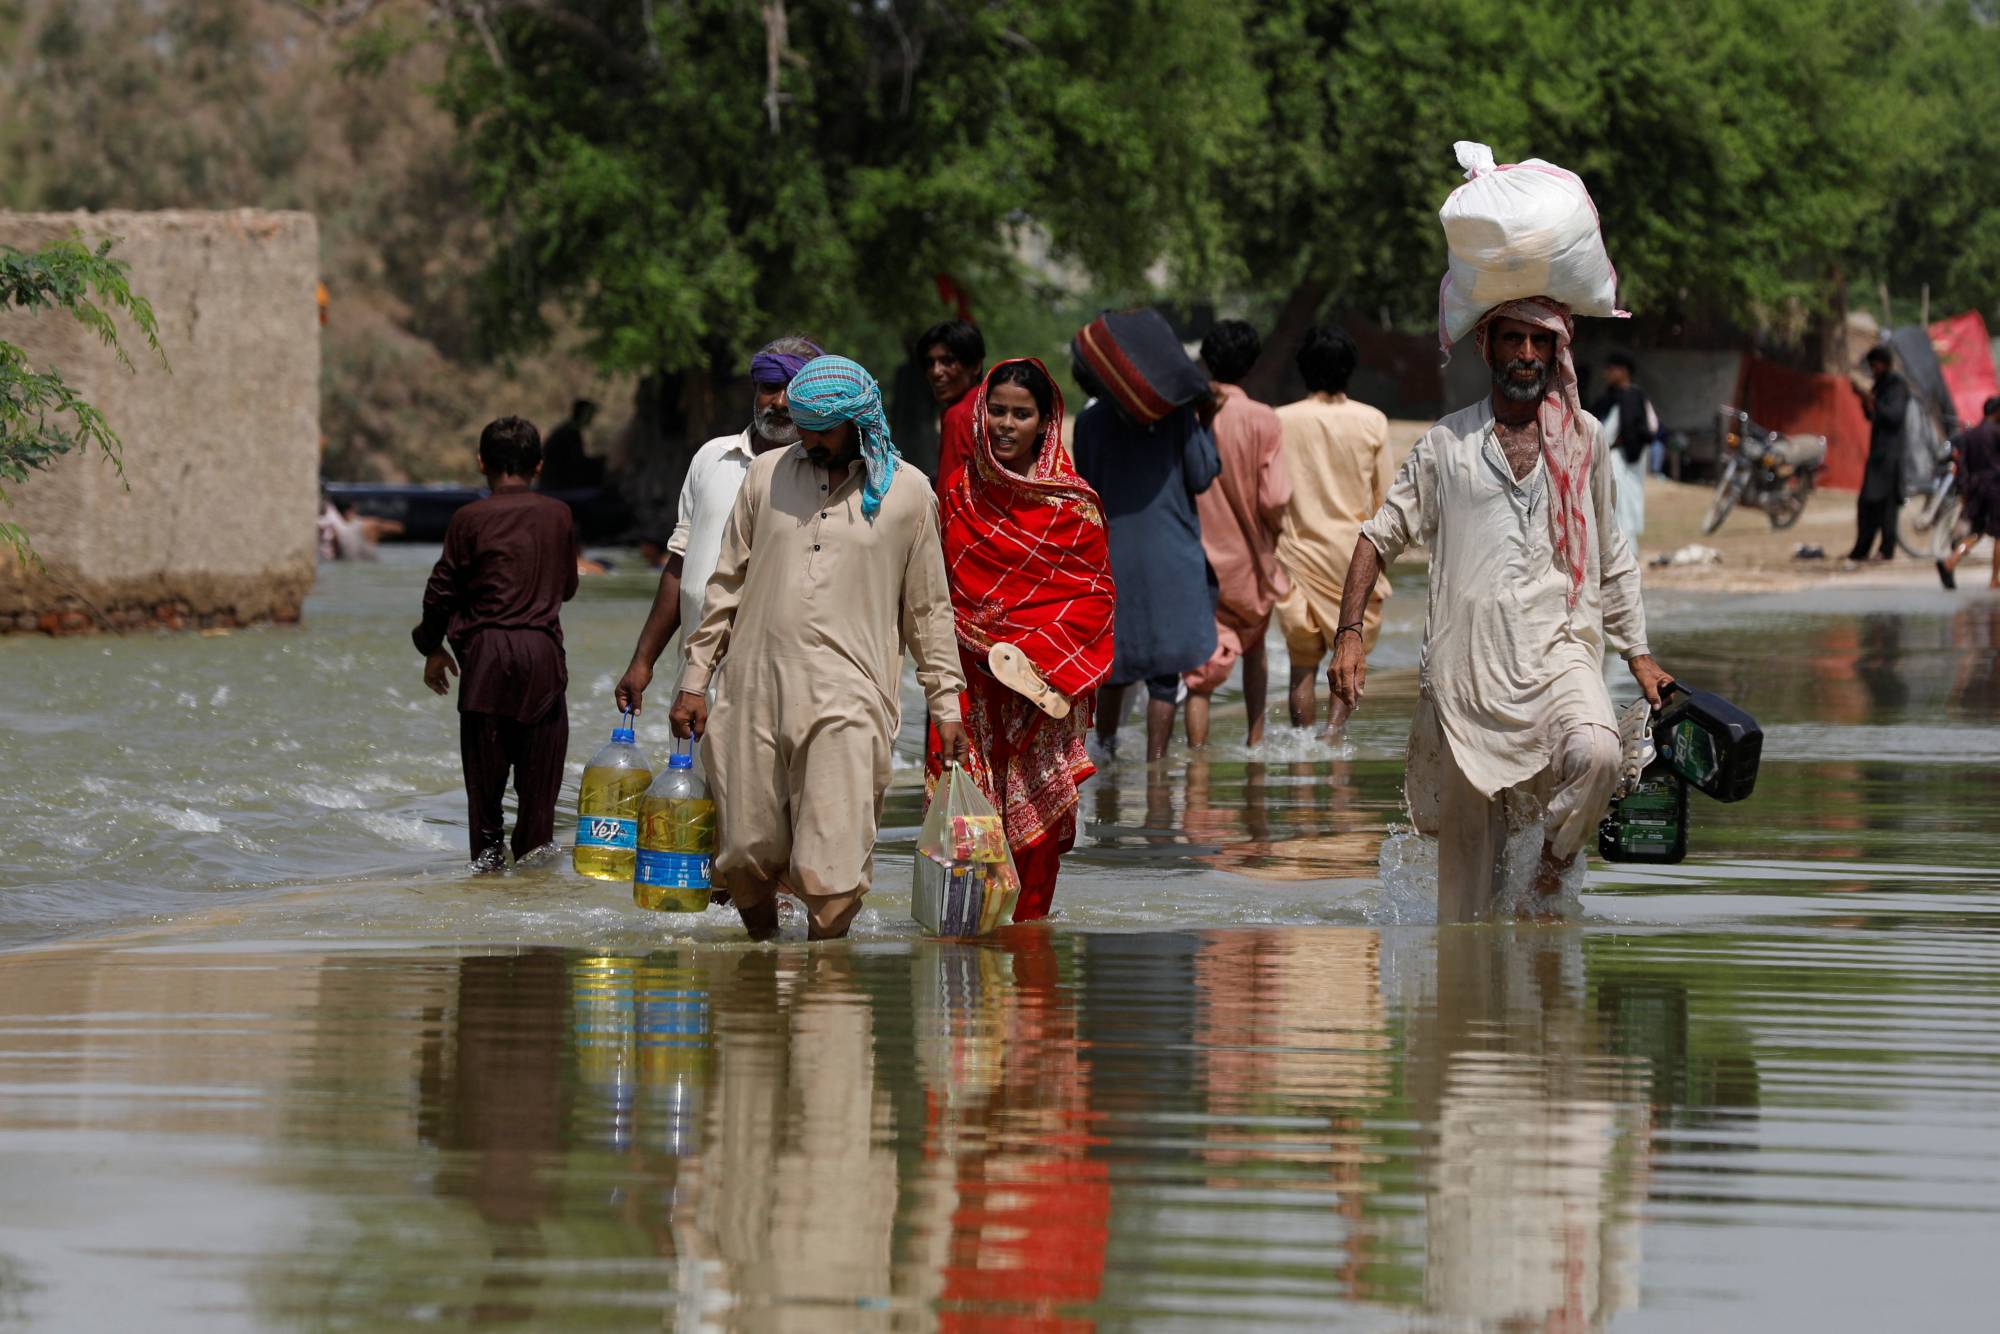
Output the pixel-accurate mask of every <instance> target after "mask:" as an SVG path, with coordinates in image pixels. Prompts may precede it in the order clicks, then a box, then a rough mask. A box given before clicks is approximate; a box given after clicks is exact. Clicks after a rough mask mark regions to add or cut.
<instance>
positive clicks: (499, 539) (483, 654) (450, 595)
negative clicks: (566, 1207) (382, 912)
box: [410, 417, 576, 870]
mask: <svg viewBox="0 0 2000 1334" xmlns="http://www.w3.org/2000/svg"><path fill="white" fill-rule="evenodd" d="M541 466H542V441H541V436H540V435H539V434H538V433H537V432H536V430H535V427H534V425H533V423H531V422H527V421H524V420H522V419H521V418H519V417H502V418H500V419H499V420H498V421H496V422H492V423H490V424H489V425H488V426H487V427H486V429H485V430H484V431H482V432H480V435H479V467H480V471H482V472H484V473H485V474H486V484H487V486H488V488H489V489H490V490H491V491H492V494H491V495H489V496H487V497H485V498H484V499H482V500H475V501H473V502H472V503H471V504H470V505H467V506H466V507H465V508H463V509H461V510H459V511H458V513H456V514H454V515H452V516H451V524H450V526H449V527H447V528H446V529H445V535H444V553H443V554H442V555H441V556H439V557H438V563H437V565H436V567H435V568H433V569H432V570H431V577H430V582H429V583H428V584H426V585H425V586H424V619H423V623H422V624H421V625H419V626H418V627H417V628H416V629H415V630H414V631H412V632H411V636H410V637H411V638H412V639H413V640H415V641H416V645H417V651H418V652H419V653H422V654H423V655H424V659H425V661H424V684H425V685H427V686H429V687H430V688H431V689H432V690H434V691H436V692H437V693H438V694H440V695H442V694H444V693H445V692H446V691H447V690H448V689H449V688H450V677H451V675H452V674H454V673H457V674H458V675H459V685H458V721H459V729H458V735H459V749H460V751H461V752H462V753H463V756H464V760H465V795H466V798H467V800H468V803H469V805H470V817H469V819H468V821H467V831H468V833H469V834H470V836H471V845H472V860H473V863H474V865H475V866H477V867H478V869H480V870H498V869H500V868H501V867H502V866H504V865H505V864H506V852H505V843H506V830H505V828H504V823H503V816H502V812H501V798H502V797H503V796H504V795H505V793H506V790H507V774H508V771H509V770H510V769H511V770H512V771H513V774H514V795H515V797H516V798H517V799H518V803H519V809H518V810H517V812H516V813H515V819H514V838H513V848H514V859H515V860H516V861H519V860H520V859H521V858H522V857H523V856H525V855H527V854H528V853H531V852H534V851H536V850H537V849H539V848H542V847H546V846H548V845H550V844H552V843H553V842H554V841H555V823H556V795H557V793H558V792H559V791H560V789H561V787H562V774H563V760H564V758H565V756H566V755H567V753H568V750H569V706H568V702H567V700H566V699H565V698H564V691H565V690H566V689H567V688H568V686H569V668H568V665H567V664H566V663H565V661H564V659H563V640H562V621H561V612H562V604H563V603H565V602H567V601H568V600H569V599H570V598H571V597H573V596H575V594H576V528H575V524H574V522H573V521H572V520H571V518H570V512H569V507H568V506H567V505H565V504H563V503H562V502H561V501H559V500H552V499H550V498H549V497H547V496H543V495H538V494H536V493H535V492H534V491H533V490H531V489H530V488H531V486H532V485H533V483H534V480H535V474H536V473H538V472H540V471H541ZM447 642H449V643H450V645H451V648H450V650H449V651H447V650H446V648H445V644H446V643H447ZM453 653H456V654H457V661H455V662H454V661H453V658H452V655H453Z"/></svg>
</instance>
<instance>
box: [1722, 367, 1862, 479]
mask: <svg viewBox="0 0 2000 1334" xmlns="http://www.w3.org/2000/svg"><path fill="white" fill-rule="evenodd" d="M1741 400H1742V404H1743V410H1744V411H1746V412H1748V413H1749V414H1750V419H1751V420H1752V421H1754V422H1756V423H1757V424H1758V425H1759V426H1762V427H1764V428H1765V429H1767V430H1772V431H1783V432H1784V433H1785V434H1787V435H1797V434H1809V435H1823V436H1825V437H1826V466H1825V467H1824V468H1823V469H1821V470H1820V474H1819V485H1821V486H1831V487H1836V488H1839V489H1840V490H1844V491H1858V490H1860V489H1861V471H1862V469H1863V467H1865V466H1866V465H1867V462H1868V417H1867V414H1865V413H1864V412H1862V410H1861V399H1860V397H1859V395H1857V394H1856V393H1855V392H1854V385H1853V383H1852V382H1851V381H1849V380H1848V379H1847V378H1846V377H1845V376H1841V375H1814V374H1812V373H1810V372H1808V371H1795V370H1792V369H1790V368H1789V367H1785V366H1780V365H1779V364H1778V363H1777V362H1775V361H1766V360H1764V359H1763V358H1762V357H1759V356H1755V355H1745V357H1744V358H1743V393H1742V395H1741Z"/></svg>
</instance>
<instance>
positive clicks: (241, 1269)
mask: <svg viewBox="0 0 2000 1334" xmlns="http://www.w3.org/2000/svg"><path fill="white" fill-rule="evenodd" d="M423 573H424V566H423V563H422V561H421V559H420V558H419V557H418V556H417V555H416V554H415V553H391V558H390V559H389V560H387V561H385V562H384V563H382V564H380V565H377V566H372V567H343V568H336V569H329V570H327V571H324V572H323V578H322V582H321V585H320V590H319V592H318V593H316V594H315V597H314V599H313V601H312V602H311V603H310V604H309V605H308V608H307V618H308V619H307V624H306V625H305V626H304V627H303V628H302V629H300V630H297V631H291V632H287V631H277V630H271V631H253V632H248V633H243V634H238V635H233V636H229V637H227V638H223V639H209V640H198V639H192V638H169V637H158V638H155V637H144V638H133V639H123V640H83V641H66V642H24V641H19V640H15V641H6V642H0V740H4V745H5V747H6V753H5V755H4V763H0V830H4V831H5V836H4V840H0V1327H9V1326H20V1327H31V1328H48V1329H64V1330H67V1329H100V1328H116V1327H124V1328H144V1329H149V1330H150V1329H201V1330H226V1329H398V1328H408V1327H413V1326H417V1325H432V1324H442V1325H446V1326H453V1325H512V1326H514V1327H517V1328H523V1329H624V1328H631V1329H661V1328H666V1329H677V1330H766V1329H769V1330H794V1329H796V1330H815V1331H817V1330H831V1331H845V1330H902V1329H913V1330H926V1329H941V1330H959V1331H996V1332H997V1331H1009V1332H1012V1331H1030V1330H1032V1331H1064V1332H1068V1331H1082V1330H1125V1329H1145V1330H1152V1329H1165V1330H1211V1329H1213V1330H1238V1329H1274V1330H1275V1329H1325V1328H1335V1327H1338V1328H1355V1329H1385V1330H1390V1329H1393V1330H1410V1329H1426V1330H1427V1329H1494V1330H1523V1329H1548V1330H1579V1329H1596V1328H1613V1327H1615V1328H1620V1329H1635V1330H1645V1329H1701V1330H1712V1329H1767V1328H1806V1329H1815V1330H1836V1329H1837V1330H1846V1329H1853V1330H1873V1329H1881V1328H1885V1327H1900V1326H1905V1325H1909V1324H1911V1323H1913V1322H1914V1323H1916V1324H1919V1325H1921V1326H1922V1327H1924V1328H1936V1329H1987V1328H1992V1327H1993V1323H1992V1314H1991V1298H1990V1294H1989V1290H1988V1288H1987V1286H1986V1283H1985V1279H1986V1277H1987V1273H1986V1270H1987V1268H1988V1267H1989V1266H1990V1263H1991V1257H1992V1256H1993V1255H1994V1254H1995V1253H1997V1251H1996V1247H2000V1004H1996V1002H2000V934H1996V927H2000V852H1996V838H1995V831H1996V829H2000V821H1996V819H1995V814H1994V813H1995V810H1996V798H2000V791H1996V789H1997V788H2000V709H1996V705H2000V663H1996V649H1995V645H1996V637H2000V602H1994V601H1990V600H1987V599H1985V598H1984V597H1983V596H1981V595H1977V594H1974V595H1971V596H1967V595H1965V594H1961V595H1960V597H1959V598H1958V599H1957V600H1953V599H1951V598H1949V597H1947V596H1946V595H1944V594H1942V593H1932V592H1929V591H1922V592H1912V591H1903V592H1895V591H1876V592H1869V591H1865V590H1851V591H1847V592H1843V593H1841V594H1839V595H1837V597H1835V598H1820V597H1814V596H1810V595H1788V596H1785V597H1766V598H1755V597H1735V598H1717V597H1707V598H1698V597H1692V596H1687V595H1681V596H1678V597H1676V596H1674V595H1664V596H1660V597H1653V598H1651V599H1650V606H1651V611H1652V618H1653V622H1654V627H1655V628H1654V635H1653V639H1654V644H1655V647H1656V648H1657V650H1658V652H1659V654H1660V656H1661V658H1662V660H1663V661H1664V662H1665V664H1666V665H1667V666H1668V667H1669V668H1670V669H1671V670H1674V671H1677V672H1679V673H1681V674H1682V675H1683V676H1685V677H1687V678H1688V679H1690V680H1693V681H1696V682H1697V683H1699V684H1702V685H1705V686H1708V687H1710V688H1713V689H1717V690H1720V691H1721V692H1723V693H1724V694H1726V695H1729V696H1730V697H1731V698H1733V699H1735V700H1736V701H1738V702H1739V703H1741V704H1743V705H1744V706H1745V707H1747V708H1749V709H1750V710H1751V711H1752V712H1754V713H1756V714H1757V715H1758V716H1759V718H1760V719H1761V720H1762V721H1763V722H1764V724H1765V725H1766V728H1767V731H1768V733H1769V740H1768V742H1767V751H1766V754H1767V758H1766V765H1765V771H1764V775H1763V779H1762V782H1761V785H1760V790H1759V793H1758V795H1757V796H1756V797H1755V798H1754V799H1753V800H1752V801H1750V802H1748V803H1745V804H1743V805H1741V806H1735V807H1720V806H1716V805H1714V804H1712V803H1706V802H1704V803H1701V804H1699V805H1698V806H1697V808H1696V813H1695V827H1694V834H1693V839H1692V845H1693V851H1692V854H1691V856H1690V858H1689V860H1688V862H1687V863H1686V864H1684V865H1683V866H1680V867H1674V868H1664V869H1657V870H1647V871H1632V870H1629V869H1620V868H1607V867H1603V866H1598V867H1595V868H1594V869H1593V877H1592V879H1593V884H1592V888H1591V890H1590V892H1589V893H1587V894H1586V895H1585V897H1584V901H1583V907H1582V911H1581V913H1580V915H1579V916H1578V917H1577V918H1576V919H1575V920H1574V921H1571V922H1568V923H1565V924H1562V925H1555V926H1505V927H1476V928H1452V929H1448V930H1444V931H1440V930H1438V929H1437V928H1435V927H1433V926H1431V925H1430V924H1429V923H1428V921H1427V905H1426V902H1425V896H1424V894H1423V892H1422V887H1421V886H1419V885H1414V884H1411V883H1406V882H1405V881H1403V880H1399V879H1398V877H1397V876H1396V874H1394V868H1393V866H1392V867H1391V874H1389V875H1387V876H1385V875H1383V874H1382V872H1381V867H1382V865H1383V847H1384V842H1385V839H1386V840H1388V841H1389V843H1390V846H1391V849H1392V851H1393V849H1394V848H1395V847H1396V846H1397V845H1396V843H1395V840H1396V838H1397V837H1398V834H1397V830H1396V826H1397V823H1398V822H1399V820H1400V818H1401V816H1400V809H1399V800H1398V794H1397V782H1398V775H1399V755H1400V747H1401V741H1402V729H1403V728H1404V727H1405V726H1406V725H1407V719H1408V713H1409V705H1410V697H1411V690H1412V683H1411V675H1410V669H1411V667H1412V666H1413V664H1414V661H1415V647H1416V629H1417V626H1416V621H1417V618H1418V616H1419V615H1420V614H1421V602H1422V598H1421V588H1420V585H1419V582H1418V580H1417V579H1416V578H1413V577H1405V578H1404V579H1403V580H1401V581H1400V582H1399V596H1398V598H1397V599H1396V601H1395V602H1394V603H1392V608H1393V610H1392V612H1391V616H1390V624H1389V632H1388V634H1387V635H1386V637H1385V640H1384V645H1383V648H1382V650H1381V651H1380V654H1379V656H1378V673H1377V676H1376V680H1375V684H1374V686H1373V687H1372V688H1371V693H1370V698H1369V701H1368V709H1367V711H1365V712H1364V713H1363V715H1362V716H1361V717H1360V718H1359V719H1357V721H1356V723H1355V725H1354V727H1353V729H1352V731H1351V735H1350V737H1349V740H1348V744H1346V745H1344V746H1342V747H1341V748H1339V749H1334V748H1330V747H1327V746H1326V745H1324V744H1323V743H1321V742H1318V741H1316V740H1314V739H1312V738H1310V737H1307V736H1303V735H1300V734H1297V733H1293V732H1291V731H1290V730H1289V729H1278V730H1277V731H1276V732H1275V733H1274V734H1273V736H1272V737H1271V738H1270V739H1269V740H1268V741H1267V742H1266V743H1265V745H1264V746H1262V747H1260V748H1257V749H1256V750H1246V749H1245V748H1244V747H1243V746H1242V745H1241V744H1240V736H1239V735H1238V734H1239V733H1240V730H1241V714H1240V709H1239V710H1238V711H1237V712H1235V713H1233V714H1232V713H1231V712H1229V711H1228V710H1227V709H1221V710H1218V715H1219V716H1218V722H1217V733H1218V743H1217V745H1216V746H1215V747H1213V749H1212V751H1211V753H1210V754H1209V755H1207V756H1205V757H1197V758H1194V759H1192V760H1190V759H1189V757H1187V756H1185V755H1184V754H1181V753H1180V752H1178V751H1177V752H1176V755H1175V758H1174V759H1173V761H1172V762H1170V763H1169V764H1167V765H1166V766H1164V767H1162V768H1160V769H1158V770H1156V771H1154V772H1153V773H1151V774H1148V772H1147V771H1146V769H1145V767H1144V766H1143V765H1140V764H1136V763H1134V762H1132V761H1130V760H1126V761H1122V762H1119V763H1115V764H1112V765H1109V766H1108V767H1107V771H1106V773H1105V774H1104V775H1103V776H1101V777H1100V778H1099V779H1098V780H1096V781H1095V782H1094V783H1093V785H1092V786H1091V787H1089V788H1087V789H1086V792H1085V798H1084V811H1085V817H1086V827H1085V831H1084V834H1085V836H1084V840H1083V846H1081V847H1080V848H1079V850H1078V852H1077V853H1076V854H1075V856H1074V857H1073V859H1072V864H1071V865H1070V867H1069V868H1068V869H1067V870H1066V872H1065V878H1064V881H1063V883H1062V885H1061V887H1060V888H1059V890H1058V893H1057V903H1058V906H1059V908H1060V913H1059V915H1058V917H1057V919H1056V921H1055V922H1054V923H1053V924H1052V926H1050V927H1047V928H1035V929H1022V930H1017V931H1011V932H1007V933H1003V934H1002V935H1001V936H1000V937H998V938H996V939H994V940H991V941H987V942H981V943H949V942H934V941H926V940H923V939H921V938H919V937H918V936H917V933H916V931H915V929H914V927H912V926H911V924H910V923H909V922H908V920H907V907H908V898H907V887H908V857H909V850H910V839H911V838H912V836H913V834H914V830H915V826H916V823H917V821H918V817H919V814H920V806H921V790H920V787H919V786H918V784H917V782H916V778H915V772H914V769H913V768H909V769H906V770H905V771H904V772H903V773H901V774H899V779H898V786H897V787H896V788H895V789H894V791H893V792H892V795H891V798H890V802H889V810H888V815H887V818H886V820H885V830H884V843H883V847H882V853H881V857H880V860H879V879H878V889H877V892H876V893H875V895H873V896H872V898H871V906H870V907H869V909H868V910H867V911H866V912H865V913H864V914H863V916H862V918H861V921H860V923H859V926H858V929H857V932H856V936H855V938H854V939H853V940H852V941H851V942H849V943H846V944H842V945H835V946H830V947H814V948H810V949H808V948H806V947H805V946H803V945H802V944H800V943H797V942H790V943H787V944H784V945H781V946H779V947H776V948H763V947H749V946H746V945H743V944H741V943H740V942H739V939H738V933H737V932H736V930H735V929H734V926H733V923H732V922H731V921H730V920H728V918H727V915H726V914H724V913H722V912H719V911H717V912H711V913H710V914H708V915H706V916H703V917H701V918H697V919H692V920H683V919H666V918H662V917H654V916H648V915H646V914H644V913H642V912H640V911H639V910H637V909H635V908H633V907H631V906H630V903H629V900H627V899H626V898H625V896H624V895H623V894H622V893H621V892H620V890H619V888H618V887H617V886H615V885H614V886H606V885H603V884H601V883H598V882H586V881H584V880H581V879H580V878H578V877H576V876H574V875H573V874H571V873H570V872H569V871H568V870H567V869H566V868H565V867H563V866H561V865H553V866H542V867H538V868H530V869H526V870H520V871H516V872H515V873H513V874H510V875H508V876H506V877H503V878H500V879H497V880H483V881H482V880H474V879H472V878H470V877H468V876H466V875H465V874H464V869H463V865H462V862H463V851H462V842H463V838H464V828H463V818H464V817H463V812H462V809H461V802H462V798H461V796H460V795H459V792H458V788H457V781H458V770H457V759H456V753H455V748H454V739H455V727H454V726H453V721H454V720H453V719H452V717H451V711H450V707H449V705H448V704H446V703H444V702H443V701H438V700H435V699H433V698H432V697H430V696H428V695H427V694H426V693H425V692H424V691H423V690H422V688H421V685H420V683H419V681H418V668H419V662H418V659H417V657H416V655H415V653H414V652H413V651H412V650H411V649H410V648H409V644H408V639H407V631H408V626H409V623H410V621H411V619H412V612H413V608H414V602H415V599H416V596H417V590H418V588H419V586H420V584H421V580H422V576H423ZM648 583H649V580H648V579H647V577H646V576H644V575H642V574H639V573H636V572H629V571H628V572H620V573H616V574H613V575H611V576H608V577H607V578H606V579H604V580H601V581H598V582H595V583H593V584H590V585H588V586H587V587H586V589H585V591H584V593H583V595H582V597H580V598H579V600H578V602H577V603H576V604H574V606H573V607H572V609H571V610H570V612H569V613H568V615H567V616H566V626H567V628H568V631H569V641H570V655H571V665H572V674H573V681H572V687H571V700H572V718H573V723H574V727H575V739H574V741H573V744H572V751H571V759H572V765H571V781H570V787H569V794H573V791H574V775H575V772H576V771H577V770H578V769H580V766H581V763H582V760H583V759H584V758H585V757H586V755H587V753H588V749H589V748H590V747H591V746H593V745H594V744H595V742H596V740H597V736H596V734H597V733H598V732H601V731H605V730H607V729H608V728H609V727H610V726H611V725H612V722H613V719H612V717H611V713H610V707H611V706H610V703H609V698H610V688H611V682H612V679H613V677H614V676H615V674H616V671H617V670H618V668H619V667H620V666H622V662H623V658H624V656H625V654H626V652H627V651H628V647H629V638H630V636H631V634H632V633H633V632H634V631H635V630H636V627H637V624H638V621H639V618H640V616H641V615H642V613H643V607H644V598H645V596H646V594H647V585H648ZM1280 663H1282V654H1280ZM1628 686H1629V683H1621V686H1620V688H1621V689H1625V688H1627V687H1628ZM641 731H642V739H643V740H646V741H647V742H648V744H650V745H651V746H652V747H653V748H655V749H657V750H661V751H664V748H665V746H664V735H665V733H664V728H663V727H662V726H661V722H660V720H659V719H657V718H656V717H655V716H654V715H653V714H652V713H649V714H648V715H647V717H646V719H645V721H644V726H642V730H641ZM913 739H914V738H913V737H911V738H908V739H906V742H905V746H904V754H905V757H906V759H911V760H913V757H914V746H913V744H912V743H913ZM1135 744H1136V737H1130V738H1128V745H1135ZM567 827H568V822H567V821H565V822H564V828H565V829H567ZM1392 861H1393V858H1392ZM791 933H792V934H793V935H796V934H798V929H797V927H796V925H794V926H793V927H792V928H791Z"/></svg>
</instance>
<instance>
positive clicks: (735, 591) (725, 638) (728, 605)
mask: <svg viewBox="0 0 2000 1334" xmlns="http://www.w3.org/2000/svg"><path fill="white" fill-rule="evenodd" d="M755 481H756V479H755V475H754V474H753V475H752V477H748V478H745V479H744V483H743V489H742V490H740V491H738V492H737V493H736V504H735V505H733V506H732V507H731V508H730V511H729V520H728V522H727V523H725V524H723V526H722V553H721V555H720V557H719V558H718V559H717V560H716V562H715V573H714V574H712V575H710V576H709V579H708V591H707V593H706V595H705V596H704V597H703V598H702V604H701V624H700V625H698V626H696V627H695V630H694V633H692V634H690V635H689V636H688V638H687V644H686V651H687V665H686V666H685V667H683V668H681V679H680V685H679V686H678V687H677V688H678V689H679V690H684V691H687V692H689V693H690V694H696V695H699V694H701V693H703V692H704V691H706V690H707V689H708V679H709V677H711V676H713V675H714V674H715V665H716V664H717V663H718V662H720V661H722V657H723V655H724V654H725V653H727V652H728V651H729V632H730V630H731V629H733V628H734V627H735V624H736V608H737V607H738V606H739V605H740V604H741V603H742V601H743V580H744V579H745V577H747V576H748V574H749V573H750V537H751V534H752V533H754V532H755V531H756V530H757V492H758V490H759V487H758V486H757V485H756V484H755Z"/></svg>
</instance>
